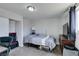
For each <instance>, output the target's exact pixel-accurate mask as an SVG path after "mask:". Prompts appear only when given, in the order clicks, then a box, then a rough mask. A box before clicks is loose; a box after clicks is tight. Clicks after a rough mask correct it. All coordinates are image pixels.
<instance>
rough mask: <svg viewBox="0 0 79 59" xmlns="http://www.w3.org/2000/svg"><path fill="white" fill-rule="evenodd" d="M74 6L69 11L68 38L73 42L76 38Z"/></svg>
mask: <svg viewBox="0 0 79 59" xmlns="http://www.w3.org/2000/svg"><path fill="white" fill-rule="evenodd" d="M75 8H76V7H75V6H73V7H71V8H70V11H69V38H70V39H71V40H75V38H76V17H75V16H76V15H75Z"/></svg>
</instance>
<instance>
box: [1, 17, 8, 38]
mask: <svg viewBox="0 0 79 59" xmlns="http://www.w3.org/2000/svg"><path fill="white" fill-rule="evenodd" d="M8 35H9V19H8V18H4V17H0V37H2V36H8Z"/></svg>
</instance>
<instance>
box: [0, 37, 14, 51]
mask: <svg viewBox="0 0 79 59" xmlns="http://www.w3.org/2000/svg"><path fill="white" fill-rule="evenodd" d="M12 41H13V39H12V37H0V45H1V46H4V47H7V48H8V49H9V51H10V49H11V47H10V44H11V42H12Z"/></svg>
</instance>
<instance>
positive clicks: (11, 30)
mask: <svg viewBox="0 0 79 59" xmlns="http://www.w3.org/2000/svg"><path fill="white" fill-rule="evenodd" d="M15 23H16V21H13V20H9V32H10V33H11V32H16V31H15Z"/></svg>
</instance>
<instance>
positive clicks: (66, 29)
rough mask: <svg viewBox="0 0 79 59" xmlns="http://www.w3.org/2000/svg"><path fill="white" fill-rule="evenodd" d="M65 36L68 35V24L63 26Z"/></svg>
mask: <svg viewBox="0 0 79 59" xmlns="http://www.w3.org/2000/svg"><path fill="white" fill-rule="evenodd" d="M63 35H66V36H67V35H68V23H66V24H64V25H63Z"/></svg>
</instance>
